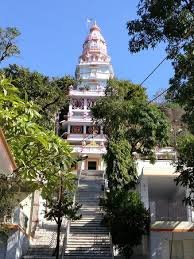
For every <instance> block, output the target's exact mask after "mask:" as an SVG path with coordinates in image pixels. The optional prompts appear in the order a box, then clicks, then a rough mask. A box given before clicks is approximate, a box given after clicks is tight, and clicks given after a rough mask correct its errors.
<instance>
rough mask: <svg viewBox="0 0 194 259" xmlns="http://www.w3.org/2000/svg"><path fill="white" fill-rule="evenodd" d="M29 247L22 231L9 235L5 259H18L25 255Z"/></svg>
mask: <svg viewBox="0 0 194 259" xmlns="http://www.w3.org/2000/svg"><path fill="white" fill-rule="evenodd" d="M28 247H29V240H28V237H27V235H26V234H24V232H23V231H21V230H20V229H18V230H17V231H15V232H14V233H12V234H10V236H9V238H8V240H7V251H6V257H5V259H20V258H21V257H22V255H25V254H26V252H27V250H28ZM2 259H3V258H2Z"/></svg>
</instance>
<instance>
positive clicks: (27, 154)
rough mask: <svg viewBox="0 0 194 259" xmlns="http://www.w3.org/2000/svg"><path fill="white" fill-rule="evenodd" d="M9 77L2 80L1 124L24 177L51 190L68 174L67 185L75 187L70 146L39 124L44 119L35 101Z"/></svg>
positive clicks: (66, 177) (45, 190) (0, 88)
mask: <svg viewBox="0 0 194 259" xmlns="http://www.w3.org/2000/svg"><path fill="white" fill-rule="evenodd" d="M18 92H19V91H18V89H17V88H16V87H14V86H13V85H12V84H11V82H10V80H9V79H6V78H5V77H1V79H0V127H1V128H2V129H3V131H4V133H5V136H6V139H7V141H8V143H9V145H10V147H11V150H12V152H13V155H14V157H15V160H16V164H17V166H18V169H17V175H20V180H23V181H24V180H25V181H30V182H31V184H32V185H33V186H34V188H41V189H42V191H43V192H45V193H49V192H50V190H51V189H52V188H53V186H54V185H55V184H56V183H57V181H58V180H59V174H58V172H59V171H62V172H63V173H64V174H65V182H64V184H65V185H66V186H65V187H66V188H70V189H71V188H72V186H73V183H74V177H73V176H72V175H71V173H69V168H70V166H71V163H72V161H73V159H72V157H71V148H70V147H69V145H68V144H67V143H66V142H65V141H64V140H62V139H60V138H59V137H58V136H56V135H55V133H54V132H53V131H49V130H45V129H44V128H43V127H42V126H40V125H39V124H38V123H37V120H38V121H39V120H40V119H41V115H40V114H39V113H38V110H39V109H38V107H37V106H36V105H34V103H33V102H31V101H30V102H29V101H27V100H22V99H21V98H20V97H19V95H18Z"/></svg>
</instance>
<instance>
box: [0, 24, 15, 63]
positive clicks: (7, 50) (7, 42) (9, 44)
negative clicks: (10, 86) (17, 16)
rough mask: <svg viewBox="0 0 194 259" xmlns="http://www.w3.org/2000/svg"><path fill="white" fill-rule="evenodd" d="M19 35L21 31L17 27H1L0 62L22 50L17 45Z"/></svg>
mask: <svg viewBox="0 0 194 259" xmlns="http://www.w3.org/2000/svg"><path fill="white" fill-rule="evenodd" d="M19 35H20V32H19V31H18V29H17V28H14V27H7V28H5V29H3V28H0V63H1V62H2V61H3V60H5V59H6V58H9V57H11V56H14V55H18V54H20V50H19V48H18V47H17V45H16V38H17V37H18V36H19Z"/></svg>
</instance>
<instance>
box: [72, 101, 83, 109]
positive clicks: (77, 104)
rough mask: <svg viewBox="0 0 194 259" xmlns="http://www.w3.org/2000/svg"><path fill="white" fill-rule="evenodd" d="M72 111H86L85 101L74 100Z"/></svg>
mask: <svg viewBox="0 0 194 259" xmlns="http://www.w3.org/2000/svg"><path fill="white" fill-rule="evenodd" d="M71 103H72V109H81V110H83V109H84V99H72V101H71Z"/></svg>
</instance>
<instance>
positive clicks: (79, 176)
mask: <svg viewBox="0 0 194 259" xmlns="http://www.w3.org/2000/svg"><path fill="white" fill-rule="evenodd" d="M81 173H82V170H81V169H80V170H79V171H78V172H77V175H78V178H77V186H76V189H75V192H74V196H73V206H74V205H75V202H76V195H77V191H78V189H79V182H80V178H81ZM70 225H71V220H70V219H68V220H67V221H66V231H65V236H64V238H63V246H62V250H61V258H62V259H63V258H64V252H65V250H66V248H67V241H68V238H69V233H70Z"/></svg>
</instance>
